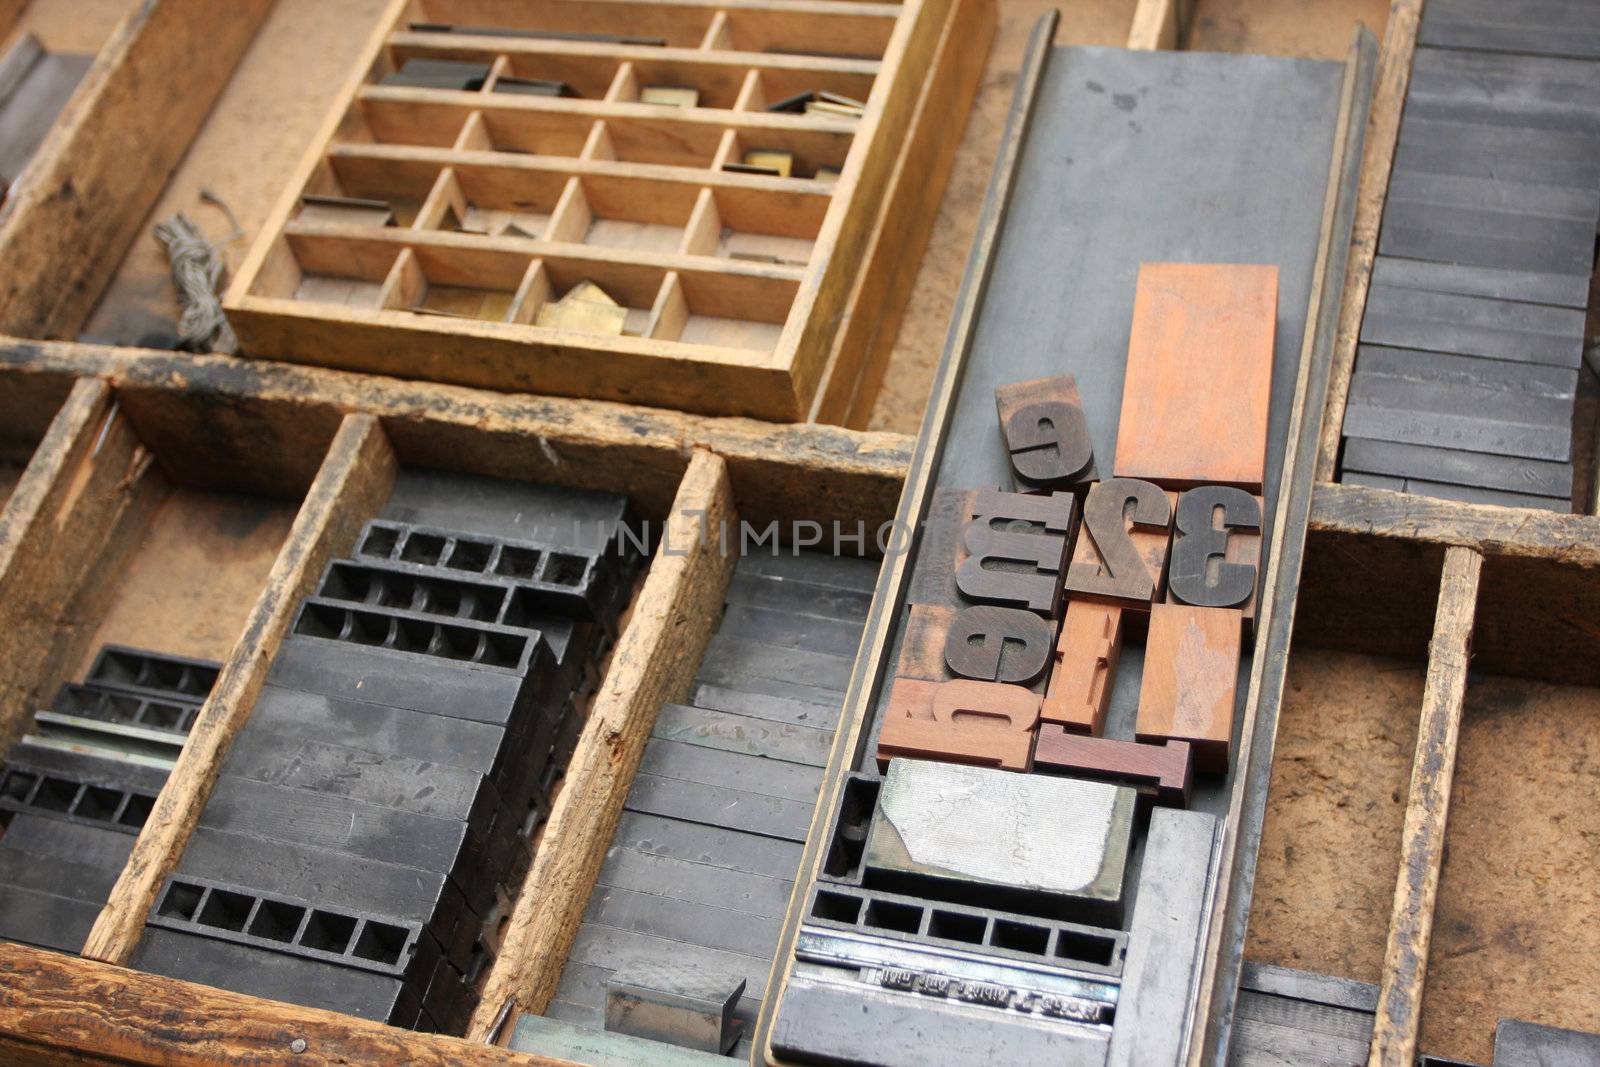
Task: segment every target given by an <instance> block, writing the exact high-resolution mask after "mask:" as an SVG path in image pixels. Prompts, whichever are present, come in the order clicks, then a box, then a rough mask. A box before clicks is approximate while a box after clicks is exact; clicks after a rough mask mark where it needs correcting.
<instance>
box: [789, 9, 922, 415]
mask: <svg viewBox="0 0 1600 1067" xmlns="http://www.w3.org/2000/svg"><path fill="white" fill-rule="evenodd" d="M951 3H952V0H905V4H904V6H903V7H902V9H901V15H900V18H899V21H898V22H897V23H896V25H895V28H894V32H893V34H892V35H891V36H890V40H889V46H888V48H887V49H885V51H884V55H883V60H882V62H883V70H884V72H886V73H888V74H889V77H887V78H886V77H884V76H883V75H882V74H880V75H879V77H878V79H877V81H876V82H874V83H873V86H872V94H871V96H870V97H869V98H868V101H867V105H868V106H867V112H866V114H865V115H864V116H863V117H862V118H861V119H860V124H859V126H858V127H857V129H856V135H855V141H854V143H852V144H851V146H850V153H849V155H848V156H847V157H846V158H845V165H844V171H843V173H842V174H840V176H839V179H838V180H837V181H836V182H835V183H834V198H833V201H832V202H831V203H830V204H829V205H828V211H827V213H826V214H825V215H824V216H823V219H822V226H821V228H820V229H819V230H818V232H817V238H816V241H815V242H814V243H813V245H812V252H811V263H810V266H809V268H808V269H807V271H806V276H805V278H804V280H803V281H802V282H801V283H800V291H799V293H798V294H797V295H796V297H795V301H794V305H793V307H792V308H791V309H790V312H789V318H788V321H787V322H786V323H785V324H784V327H783V334H782V335H781V336H780V338H779V340H778V345H777V350H776V353H775V356H774V359H775V361H776V362H777V363H778V364H779V365H782V366H785V367H787V368H788V370H789V373H790V375H791V384H792V388H793V392H794V401H795V403H796V405H797V406H798V408H799V410H800V411H802V412H804V411H807V410H809V409H810V406H811V400H812V398H813V397H814V396H815V395H816V391H817V389H818V388H819V386H820V385H821V381H822V374H823V370H824V368H825V363H826V361H827V358H828V353H829V346H830V343H831V340H832V337H833V334H834V331H835V329H836V328H837V323H838V316H839V314H840V311H841V309H842V308H843V307H844V306H845V301H846V300H847V299H848V298H849V296H850V293H851V291H852V287H853V285H854V280H855V276H856V272H857V269H858V267H859V264H860V262H861V256H862V250H863V248H864V247H865V245H866V242H867V241H868V239H869V238H870V236H871V230H872V224H873V220H874V218H875V216H874V215H873V211H872V206H873V205H874V204H876V203H878V202H880V201H881V200H882V199H883V194H884V185H885V182H887V180H888V178H889V175H890V173H891V171H892V169H893V167H894V165H895V162H896V160H897V159H898V153H897V152H896V150H895V145H894V140H895V135H896V133H897V132H898V131H900V130H904V129H906V128H907V124H908V123H909V121H910V118H911V113H912V109H913V108H915V107H916V103H917V100H918V99H919V98H920V96H921V91H922V87H921V84H920V83H919V82H916V81H914V79H912V78H908V77H907V76H906V74H907V72H908V71H914V70H925V69H927V68H928V67H929V66H931V65H932V63H933V59H934V57H933V50H934V47H935V46H936V45H937V44H938V42H939V38H940V34H941V31H942V30H943V28H944V24H945V19H944V14H945V12H946V11H947V10H948V8H949V6H950V5H951ZM797 417H799V416H797Z"/></svg>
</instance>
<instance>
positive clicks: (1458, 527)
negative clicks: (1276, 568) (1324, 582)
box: [1311, 482, 1600, 570]
mask: <svg viewBox="0 0 1600 1067" xmlns="http://www.w3.org/2000/svg"><path fill="white" fill-rule="evenodd" d="M1311 529H1312V530H1313V531H1314V532H1319V533H1334V534H1347V535H1354V536H1361V537H1380V538H1388V539H1392V540H1401V541H1418V542H1424V543H1430V544H1441V545H1460V546H1464V547H1468V548H1472V549H1474V550H1476V551H1478V552H1480V553H1482V554H1483V555H1485V556H1489V557H1514V558H1523V559H1548V560H1551V561H1552V562H1555V563H1562V564H1568V565H1571V566H1572V567H1574V568H1577V569H1581V570H1594V569H1596V568H1600V518H1596V517H1595V516H1593V515H1563V514H1560V513H1558V512H1553V511H1540V510H1536V509H1532V508H1505V507H1499V506H1497V505H1494V504H1468V503H1464V502H1462V501H1458V500H1440V499H1437V498H1434V497H1428V496H1418V495H1416V494H1414V493H1397V492H1395V491H1394V490H1392V489H1376V488H1371V487H1368V486H1361V485H1341V484H1339V483H1338V482H1323V483H1320V484H1318V486H1317V487H1316V494H1315V496H1314V497H1313V500H1312V508H1311Z"/></svg>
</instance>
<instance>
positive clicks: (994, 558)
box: [956, 489, 1077, 618]
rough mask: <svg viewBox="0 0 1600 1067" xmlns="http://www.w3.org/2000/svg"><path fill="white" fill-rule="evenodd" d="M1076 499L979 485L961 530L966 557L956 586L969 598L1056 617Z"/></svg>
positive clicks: (1070, 540) (958, 566) (1060, 495)
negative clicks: (1013, 491)
mask: <svg viewBox="0 0 1600 1067" xmlns="http://www.w3.org/2000/svg"><path fill="white" fill-rule="evenodd" d="M1076 504H1077V501H1076V500H1075V498H1074V497H1073V496H1072V494H1070V493H1055V492H1052V493H1050V494H1049V495H1048V496H1042V495H1040V496H1035V495H1028V494H1024V493H1007V492H1005V491H1003V490H1000V489H980V490H978V491H977V493H975V494H974V495H973V498H972V503H971V505H970V507H969V508H968V512H967V516H968V522H967V524H966V526H965V528H964V529H963V530H962V531H961V544H962V547H963V548H965V549H966V552H967V556H966V558H965V559H963V560H961V562H960V563H959V564H958V565H957V567H956V588H957V590H959V591H960V593H961V595H962V596H964V597H966V598H967V599H968V600H969V601H974V602H977V603H990V604H999V605H1001V606H1004V607H1018V608H1027V609H1028V610H1029V611H1036V612H1038V613H1039V614H1041V615H1043V616H1045V617H1046V618H1055V617H1056V613H1057V611H1058V610H1059V609H1060V606H1061V574H1062V572H1063V571H1064V570H1065V569H1066V564H1067V553H1068V552H1069V551H1070V550H1071V548H1072V535H1073V532H1074V524H1075V523H1076V521H1077V507H1076Z"/></svg>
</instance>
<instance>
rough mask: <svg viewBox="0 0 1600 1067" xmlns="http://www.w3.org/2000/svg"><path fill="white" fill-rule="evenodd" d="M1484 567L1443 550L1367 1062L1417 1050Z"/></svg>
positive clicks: (1457, 550) (1377, 1066)
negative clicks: (1463, 703) (1479, 585)
mask: <svg viewBox="0 0 1600 1067" xmlns="http://www.w3.org/2000/svg"><path fill="white" fill-rule="evenodd" d="M1482 569H1483V557H1482V556H1481V555H1479V554H1478V553H1477V552H1475V551H1473V550H1472V549H1470V548H1463V547H1460V546H1451V547H1450V548H1449V549H1447V550H1446V551H1445V558H1444V574H1443V577H1442V579H1441V581H1440V583H1439V605H1438V608H1437V610H1436V613H1435V616H1434V626H1433V640H1432V642H1431V644H1430V645H1429V648H1428V675H1427V682H1426V685H1425V688H1424V690H1423V694H1422V717H1421V722H1420V725H1419V727H1418V730H1417V746H1416V752H1415V756H1414V758H1413V762H1412V765H1411V791H1410V794H1409V796H1408V797H1407V799H1406V818H1405V828H1404V831H1403V835H1402V838H1401V854H1400V871H1399V874H1398V876H1397V877H1396V879H1395V891H1394V910H1393V914H1392V916H1391V918H1390V920H1389V940H1388V945H1387V947H1386V948H1385V950H1384V957H1383V979H1382V981H1381V983H1380V984H1379V993H1378V1014H1377V1017H1376V1019H1375V1020H1374V1024H1373V1030H1372V1044H1371V1047H1370V1050H1369V1053H1368V1057H1367V1064H1368V1067H1411V1064H1412V1062H1413V1061H1414V1060H1415V1059H1416V1055H1417V1032H1418V1029H1419V1027H1420V1025H1421V1022H1422V990H1423V985H1424V982H1425V980H1426V978H1427V973H1428V945H1429V942H1430V940H1431V939H1432V936H1433V908H1434V904H1435V902H1436V900H1437V899H1438V893H1439V867H1440V864H1441V863H1442V862H1443V861H1444V844H1445V827H1446V825H1447V823H1448V820H1449V816H1450V789H1451V784H1452V782H1453V780H1454V776H1455V766H1456V745H1457V742H1458V740H1459V739H1460V733H1461V707H1462V702H1463V700H1464V699H1465V697H1466V689H1467V664H1468V661H1469V660H1470V658H1471V648H1472V623H1473V617H1474V615H1475V613H1476V611H1477V605H1478V578H1479V575H1480V574H1481V572H1482Z"/></svg>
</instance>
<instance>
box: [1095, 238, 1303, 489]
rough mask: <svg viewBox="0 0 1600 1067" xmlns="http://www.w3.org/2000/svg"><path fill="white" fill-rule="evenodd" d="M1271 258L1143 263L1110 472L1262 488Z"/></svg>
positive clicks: (1273, 302) (1273, 322)
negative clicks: (1266, 263)
mask: <svg viewBox="0 0 1600 1067" xmlns="http://www.w3.org/2000/svg"><path fill="white" fill-rule="evenodd" d="M1277 313H1278V268H1277V267H1275V266H1260V265H1250V264H1240V263H1143V264H1140V266H1139V283H1138V289H1137V291H1136V292H1135V294H1134V298H1133V328H1132V332H1131V334H1130V336H1129V339H1128V367H1127V373H1126V375H1125V376H1124V378H1123V385H1122V415H1121V419H1120V421H1119V422H1118V425H1117V455H1116V462H1115V464H1114V467H1115V469H1114V471H1113V473H1114V474H1115V475H1116V476H1117V477H1119V478H1124V477H1125V478H1144V479H1147V480H1149V481H1152V482H1155V483H1157V484H1158V485H1161V486H1163V487H1165V488H1168V489H1186V488H1189V487H1191V486H1195V485H1202V484H1205V483H1207V482H1220V483H1222V484H1225V485H1236V486H1238V487H1240V488H1241V489H1246V490H1249V491H1250V492H1252V493H1259V492H1261V483H1262V479H1263V478H1264V477H1265V475H1266V465H1267V409H1268V406H1269V402H1270V400H1271V393H1272V344H1273V337H1274V333H1275V331H1276V328H1277Z"/></svg>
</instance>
